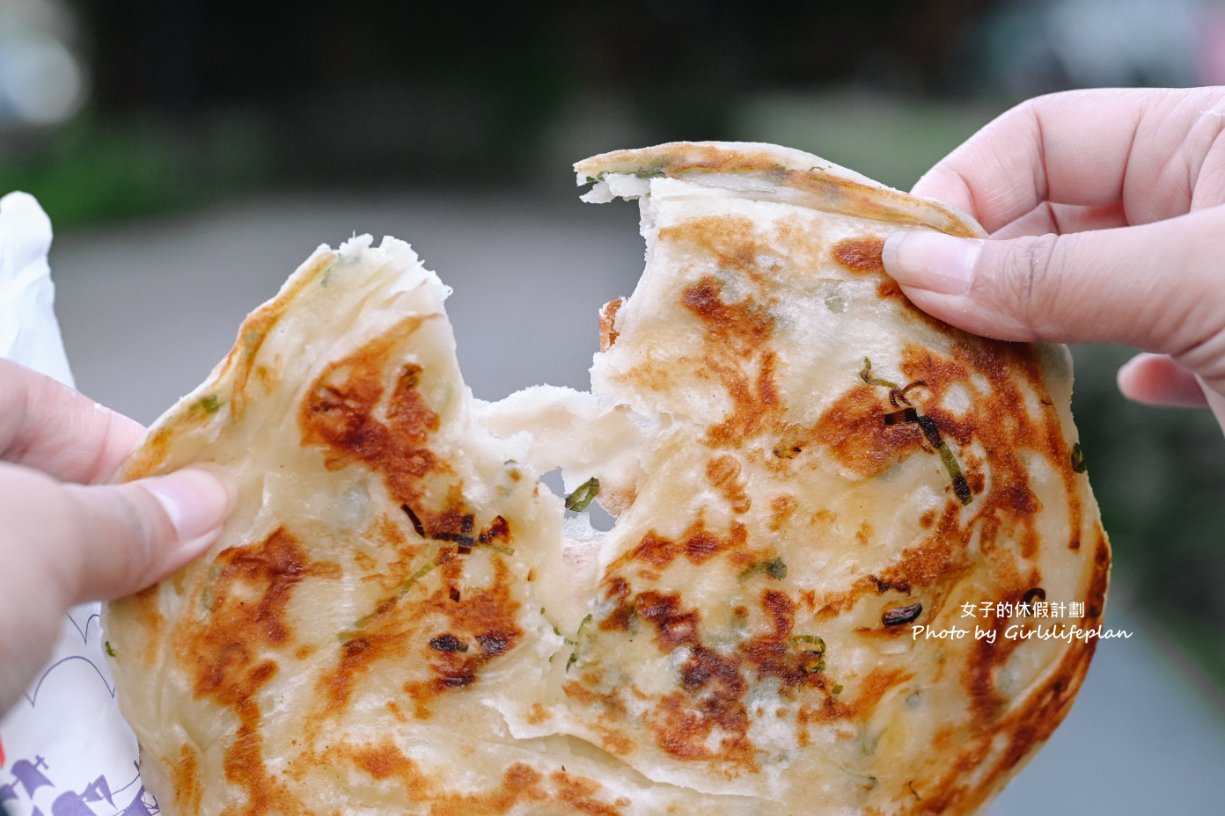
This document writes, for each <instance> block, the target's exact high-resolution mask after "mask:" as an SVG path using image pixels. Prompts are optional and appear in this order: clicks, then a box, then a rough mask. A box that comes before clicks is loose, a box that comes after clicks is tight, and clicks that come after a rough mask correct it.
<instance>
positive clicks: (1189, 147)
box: [914, 88, 1225, 233]
mask: <svg viewBox="0 0 1225 816" xmlns="http://www.w3.org/2000/svg"><path fill="white" fill-rule="evenodd" d="M1223 96H1225V94H1223V93H1222V91H1221V90H1220V89H1213V88H1197V89H1192V90H1189V91H1188V90H1150V89H1109V90H1089V91H1072V92H1068V93H1060V94H1052V95H1050V96H1043V97H1038V98H1036V99H1031V100H1029V101H1028V102H1025V103H1022V104H1021V105H1018V106H1017V107H1015V108H1013V109H1012V110H1010V111H1008V112H1007V113H1004V114H1003V115H1001V116H1000V117H998V118H997V119H995V120H994V121H992V122H991V123H990V124H988V125H986V126H985V127H984V128H983V129H982V130H980V131H978V133H976V134H974V135H973V136H972V137H970V139H968V140H967V141H966V142H965V143H964V144H962V145H961V146H960V147H958V148H957V149H956V150H954V151H953V152H952V153H950V154H949V155H948V156H947V157H946V158H945V159H943V160H942V161H941V162H940V163H939V164H937V165H936V166H935V167H934V168H932V170H930V171H929V172H928V173H927V174H926V175H924V176H923V178H921V179H919V181H918V183H917V184H916V185H915V187H914V192H915V194H917V195H922V196H926V197H929V198H936V199H939V200H941V201H943V202H946V203H948V204H951V205H953V206H955V207H958V208H960V209H962V210H964V211H966V212H968V213H970V214H971V215H973V216H974V217H975V218H977V219H978V220H979V222H980V223H981V224H982V225H983V227H984V228H985V229H986V230H987V231H988V232H992V233H993V232H995V231H996V230H999V229H1001V228H1002V227H1005V226H1007V225H1009V224H1011V223H1012V222H1014V221H1016V220H1017V219H1018V218H1021V217H1023V216H1025V215H1026V214H1028V213H1030V212H1032V211H1033V210H1034V209H1035V208H1036V207H1038V206H1039V205H1041V204H1043V203H1045V202H1051V203H1057V204H1071V205H1077V206H1084V207H1101V208H1112V207H1119V208H1121V210H1122V212H1123V216H1124V218H1125V220H1126V223H1128V224H1139V223H1148V222H1151V221H1157V220H1162V219H1165V218H1171V217H1174V216H1176V215H1181V214H1183V213H1186V212H1187V211H1188V210H1189V209H1190V208H1191V202H1192V195H1193V193H1194V192H1195V186H1196V182H1197V181H1198V180H1199V178H1200V173H1201V170H1202V169H1203V168H1204V166H1205V163H1206V160H1207V158H1208V154H1209V153H1210V152H1211V151H1212V150H1213V149H1214V146H1215V141H1214V140H1215V137H1216V136H1217V135H1219V133H1220V126H1219V118H1214V117H1210V118H1205V117H1207V116H1208V115H1209V114H1210V113H1212V112H1213V111H1214V109H1215V108H1216V107H1217V106H1219V105H1220V104H1221V101H1222V97H1223ZM1214 175H1215V174H1214ZM1213 198H1215V196H1214V197H1213ZM1197 203H1198V202H1197ZM1210 203H1217V202H1210Z"/></svg>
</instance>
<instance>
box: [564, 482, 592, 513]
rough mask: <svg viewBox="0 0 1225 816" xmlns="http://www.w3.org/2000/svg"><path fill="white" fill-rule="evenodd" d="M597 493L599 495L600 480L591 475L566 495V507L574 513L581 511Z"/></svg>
mask: <svg viewBox="0 0 1225 816" xmlns="http://www.w3.org/2000/svg"><path fill="white" fill-rule="evenodd" d="M598 495H600V480H599V479H597V478H596V477H594V476H592V477H591V478H590V479H588V480H587V481H585V482H583V483H582V484H581V485H579V486H578V488H577V489H576V490H575V491H574V492H573V493H571V494H570V495H569V496H566V509H567V510H573V511H575V512H576V513H577V512H582V511H583V510H586V509H587V505H589V504H591V502H592V500H593V499H595V497H596V496H598Z"/></svg>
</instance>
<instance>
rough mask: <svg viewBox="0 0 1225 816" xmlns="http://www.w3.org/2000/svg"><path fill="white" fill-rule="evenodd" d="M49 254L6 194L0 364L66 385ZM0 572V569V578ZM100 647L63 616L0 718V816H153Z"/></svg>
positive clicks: (1, 214)
mask: <svg viewBox="0 0 1225 816" xmlns="http://www.w3.org/2000/svg"><path fill="white" fill-rule="evenodd" d="M50 247H51V222H50V220H48V218H47V214H46V213H45V212H43V210H42V207H40V206H39V205H38V202H37V201H35V200H34V198H33V197H32V196H30V195H27V194H25V193H10V194H9V195H7V196H5V197H4V198H2V199H0V356H3V357H7V358H9V359H11V360H15V361H16V362H19V363H21V364H22V365H25V366H28V367H30V368H33V369H36V370H38V371H41V372H43V373H44V374H48V375H50V376H52V377H55V378H56V379H57V380H60V381H61V382H63V383H66V384H68V385H72V373H71V372H70V371H69V368H68V359H67V357H66V356H65V354H64V343H63V340H62V339H61V337H60V328H59V323H57V322H56V319H55V312H54V310H53V308H52V305H53V301H54V299H55V288H54V286H53V284H52V283H51V271H50V269H49V268H48V266H47V251H48V249H50ZM5 569H6V568H5V565H4V564H3V563H0V574H2V573H3V572H4V571H5ZM5 578H6V579H7V580H21V576H14V575H5ZM0 625H3V626H11V625H13V623H12V622H11V621H0ZM103 648H104V647H103V638H102V635H101V632H100V628H99V625H98V604H85V605H82V606H79V607H77V608H75V609H73V610H71V611H70V612H69V613H68V615H67V616H66V620H65V621H64V623H63V626H62V627H61V631H60V637H59V640H58V641H57V642H56V644H55V648H54V650H53V652H52V657H51V661H50V662H49V663H48V664H47V666H46V667H44V668H43V669H42V671H40V672H39V673H38V676H37V677H36V678H35V679H34V682H33V683H32V684H31V686H30V688H28V689H27V690H26V693H25V695H24V697H22V698H20V699H19V700H18V701H17V703H16V704H15V705H14V706H13V708H12V709H11V710H10V711H8V712H7V713H3V712H0V714H3V718H2V719H0V812H3V813H7V814H8V816H103V814H105V816H113V815H114V814H122V815H123V816H146V815H147V814H151V813H156V812H157V806H156V804H155V803H154V802H153V801H152V799H151V798H150V797H149V796H148V795H147V794H146V793H145V790H144V787H143V785H142V784H141V782H140V775H139V772H138V769H137V764H136V762H137V749H136V739H135V737H134V736H133V735H132V732H131V730H130V729H129V728H128V726H127V724H126V723H125V722H124V721H123V718H122V717H121V716H120V714H119V708H118V706H117V705H116V703H115V691H114V689H115V684H114V681H113V680H112V679H111V673H110V668H109V666H107V663H106V660H105V659H104V658H103V654H102V650H103Z"/></svg>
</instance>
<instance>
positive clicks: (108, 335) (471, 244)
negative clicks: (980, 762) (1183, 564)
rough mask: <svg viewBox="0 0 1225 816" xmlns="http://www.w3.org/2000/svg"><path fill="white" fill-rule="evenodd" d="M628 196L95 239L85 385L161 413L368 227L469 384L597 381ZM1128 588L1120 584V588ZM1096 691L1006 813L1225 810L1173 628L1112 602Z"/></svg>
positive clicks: (268, 219) (84, 330)
mask: <svg viewBox="0 0 1225 816" xmlns="http://www.w3.org/2000/svg"><path fill="white" fill-rule="evenodd" d="M636 219H637V215H636V211H635V210H634V208H633V207H631V206H629V205H619V206H606V207H601V208H596V207H591V206H583V205H580V204H578V203H577V202H576V203H574V204H573V205H568V206H564V207H561V206H559V207H557V208H556V209H550V208H547V207H540V208H532V207H530V206H525V205H524V204H523V203H522V202H518V201H513V200H510V199H504V200H493V199H480V200H476V201H464V202H462V203H461V202H460V201H459V200H458V199H454V198H452V199H447V198H442V199H437V198H431V199H430V200H429V201H428V202H427V201H426V200H425V199H424V198H387V199H382V200H377V199H373V200H372V199H370V198H363V199H361V200H357V199H354V200H344V199H336V198H328V199H306V198H304V199H298V200H281V201H266V202H257V203H251V204H247V205H242V206H233V207H229V208H225V209H219V210H216V211H212V212H206V213H202V214H198V215H194V216H191V217H184V218H181V219H177V220H170V221H162V222H158V223H151V224H145V225H140V226H128V227H122V228H118V229H107V230H99V231H93V232H85V233H76V234H73V235H71V236H69V237H67V238H64V239H63V240H59V241H57V243H56V244H55V245H54V246H53V248H52V254H51V265H52V269H53V271H54V274H55V277H56V279H57V281H58V285H59V292H58V298H59V301H58V303H59V306H58V311H59V315H60V320H61V323H62V324H63V329H64V338H65V342H66V344H67V347H68V354H69V359H70V360H72V362H73V366H74V369H75V371H76V375H77V381H78V385H79V387H80V388H81V390H83V391H84V392H86V393H88V394H90V395H91V396H93V397H94V398H96V399H98V400H100V401H101V402H104V403H106V404H108V405H111V406H113V407H115V408H117V409H120V410H123V411H125V412H127V413H129V414H130V415H132V416H134V417H136V418H138V419H140V420H142V421H145V422H149V421H151V420H152V419H153V418H155V417H156V416H157V414H158V413H160V412H161V411H162V410H163V409H164V408H166V407H168V406H169V405H170V404H171V403H172V402H173V401H174V400H175V399H176V398H177V397H178V396H179V395H180V394H181V393H184V392H186V391H188V390H190V389H191V388H192V387H193V386H194V385H195V384H196V383H198V382H199V381H200V380H201V379H202V378H203V377H204V375H205V374H206V373H207V372H208V370H209V369H210V368H211V366H212V365H213V364H214V363H215V362H216V361H217V360H218V359H220V357H221V356H222V354H224V353H225V351H226V350H227V349H228V348H229V347H230V344H231V343H232V341H233V337H234V332H235V329H236V328H237V326H238V323H239V321H240V320H241V319H242V317H243V316H244V315H245V313H246V312H247V311H249V310H250V308H252V307H253V306H254V305H255V304H257V303H259V302H260V301H262V300H264V299H266V298H267V297H269V296H270V295H271V294H272V293H273V292H274V291H275V290H276V288H277V287H278V286H279V284H280V282H281V281H282V280H283V279H284V277H285V275H286V274H287V273H288V272H289V271H290V270H291V269H292V268H293V267H294V266H295V265H296V264H297V263H298V262H299V261H300V260H301V259H302V258H304V257H305V256H306V255H307V254H309V252H310V251H311V250H312V249H313V248H314V247H315V246H316V245H317V244H319V243H321V242H327V243H331V244H333V245H335V244H336V243H339V242H340V241H342V240H344V239H345V238H347V237H348V236H350V235H351V234H353V233H354V232H371V233H373V234H374V235H375V236H376V237H377V236H380V235H382V234H385V233H391V234H394V235H397V236H399V237H402V238H405V239H408V240H410V241H412V242H413V244H414V246H415V247H416V248H417V250H418V251H419V252H420V253H421V255H422V256H423V257H424V258H425V260H426V263H427V265H429V266H431V267H432V268H435V269H438V270H440V271H441V272H442V275H443V278H444V280H446V281H447V282H448V283H449V284H450V285H451V286H453V287H454V289H455V294H454V295H453V297H452V299H451V301H450V302H449V309H450V312H451V315H452V319H453V322H454V324H455V330H456V335H457V337H458V342H459V356H460V362H461V365H462V367H463V370H464V373H465V375H466V377H467V378H468V381H469V383H470V384H471V386H472V388H473V390H474V392H475V393H476V395H477V396H479V397H484V398H487V399H494V398H497V397H500V396H502V395H504V394H506V393H508V392H510V391H512V390H515V389H517V388H520V387H522V386H525V385H529V384H532V383H536V382H551V383H555V384H559V385H573V386H579V387H582V386H585V385H586V382H587V377H586V369H587V366H588V365H589V363H590V359H591V354H592V352H594V351H595V348H596V325H595V309H596V308H597V306H598V305H599V304H600V303H603V302H604V301H605V300H608V299H610V298H612V297H615V296H616V295H618V294H624V293H627V292H628V291H629V290H630V288H631V287H632V285H633V282H634V280H635V279H636V277H637V274H638V272H639V271H640V270H641V257H642V247H641V243H640V239H639V238H638V236H637V231H636ZM1121 589H1122V588H1120V590H1121ZM1108 618H1109V619H1108V623H1109V625H1110V626H1112V627H1114V628H1122V629H1127V630H1131V631H1133V632H1134V633H1135V636H1134V637H1133V638H1132V639H1131V640H1126V641H1109V642H1105V643H1103V645H1102V646H1101V648H1100V649H1099V651H1098V656H1097V658H1096V660H1095V662H1094V664H1093V668H1092V670H1091V671H1090V673H1089V678H1088V680H1087V682H1086V685H1085V688H1084V690H1083V692H1082V694H1081V697H1080V699H1079V700H1078V702H1077V703H1076V706H1075V708H1074V709H1073V711H1072V713H1071V715H1070V716H1069V718H1068V719H1067V721H1066V722H1065V724H1064V725H1063V727H1062V728H1061V729H1060V730H1059V731H1058V732H1057V733H1056V735H1055V736H1054V738H1053V739H1052V740H1051V742H1050V744H1049V745H1048V746H1047V748H1046V749H1045V750H1044V751H1043V752H1042V753H1041V754H1040V755H1039V756H1038V757H1037V758H1036V759H1035V760H1034V761H1033V762H1032V764H1031V765H1030V766H1029V767H1028V768H1027V769H1026V770H1025V771H1024V772H1023V773H1022V774H1021V775H1020V777H1019V778H1018V779H1017V780H1016V781H1015V782H1014V783H1013V784H1012V786H1011V787H1010V788H1009V789H1008V790H1007V791H1006V792H1005V794H1004V795H1003V797H1002V798H1001V799H1000V800H999V801H998V802H997V803H996V805H995V806H994V808H993V809H992V810H991V811H990V812H991V813H992V814H994V816H1013V814H1015V815H1016V816H1021V814H1025V815H1026V816H1029V815H1030V814H1034V813H1052V814H1150V813H1157V812H1166V813H1170V814H1209V813H1221V812H1222V808H1223V807H1225V805H1222V802H1225V772H1223V771H1225V720H1223V719H1222V717H1221V714H1220V712H1221V708H1220V707H1219V703H1217V704H1214V703H1211V702H1209V699H1208V695H1207V694H1206V693H1205V692H1204V690H1203V689H1202V688H1201V687H1197V686H1196V684H1195V683H1194V682H1193V681H1192V680H1191V679H1190V678H1191V677H1192V676H1193V675H1192V674H1191V673H1189V672H1187V671H1186V670H1185V668H1183V667H1182V665H1181V663H1180V660H1179V658H1178V656H1177V655H1176V654H1175V653H1173V652H1172V651H1170V650H1169V649H1168V648H1167V647H1166V646H1165V645H1164V643H1163V639H1162V638H1161V636H1160V632H1159V631H1157V630H1156V629H1155V628H1154V627H1153V626H1152V625H1151V624H1150V623H1149V622H1148V621H1146V620H1144V619H1143V618H1142V617H1141V616H1140V615H1139V614H1138V613H1137V612H1136V611H1135V610H1134V608H1132V607H1131V606H1129V605H1128V603H1127V601H1126V598H1125V592H1123V591H1116V592H1115V594H1114V595H1113V596H1112V601H1111V609H1110V611H1109V616H1108Z"/></svg>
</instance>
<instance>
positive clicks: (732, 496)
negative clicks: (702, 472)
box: [706, 454, 752, 513]
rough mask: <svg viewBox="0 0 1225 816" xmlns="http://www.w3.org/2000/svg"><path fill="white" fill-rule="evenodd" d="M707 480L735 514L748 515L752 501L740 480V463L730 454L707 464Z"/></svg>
mask: <svg viewBox="0 0 1225 816" xmlns="http://www.w3.org/2000/svg"><path fill="white" fill-rule="evenodd" d="M706 478H707V480H708V481H709V482H710V483H711V485H712V486H714V487H715V488H716V489H717V490H718V491H719V492H720V493H722V494H723V497H724V498H725V499H727V502H728V504H729V505H730V506H731V509H732V512H734V513H747V512H748V510H749V507H751V506H752V500H751V499H750V498H749V496H748V493H746V492H745V483H744V480H743V479H741V478H740V462H739V461H737V459H736V457H734V456H731V455H730V454H724V455H722V456H716V457H715V458H713V459H711V460H710V461H708V462H707V463H706Z"/></svg>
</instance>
